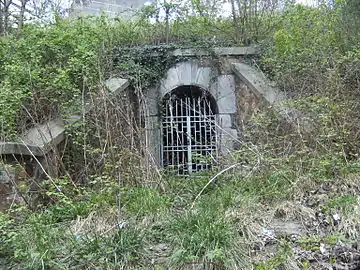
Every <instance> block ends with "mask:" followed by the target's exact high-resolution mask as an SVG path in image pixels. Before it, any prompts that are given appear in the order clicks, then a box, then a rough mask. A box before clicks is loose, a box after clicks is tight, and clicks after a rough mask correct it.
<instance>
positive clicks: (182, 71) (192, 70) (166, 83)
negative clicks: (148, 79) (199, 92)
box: [159, 60, 216, 98]
mask: <svg viewBox="0 0 360 270" xmlns="http://www.w3.org/2000/svg"><path fill="white" fill-rule="evenodd" d="M215 76H216V75H215V74H214V72H213V70H212V68H210V67H201V66H199V64H198V63H197V61H195V60H191V61H187V62H181V63H178V64H177V65H175V66H174V67H172V68H170V69H169V70H168V72H167V73H166V76H165V78H164V79H162V80H161V81H160V87H159V92H160V96H161V98H163V97H164V96H165V95H166V94H168V93H170V92H171V91H172V90H173V89H175V88H177V87H179V86H182V85H194V86H197V87H200V88H202V89H204V90H207V91H209V92H210V93H211V92H212V91H211V90H210V88H211V84H212V78H214V77H215ZM212 94H213V93H212Z"/></svg>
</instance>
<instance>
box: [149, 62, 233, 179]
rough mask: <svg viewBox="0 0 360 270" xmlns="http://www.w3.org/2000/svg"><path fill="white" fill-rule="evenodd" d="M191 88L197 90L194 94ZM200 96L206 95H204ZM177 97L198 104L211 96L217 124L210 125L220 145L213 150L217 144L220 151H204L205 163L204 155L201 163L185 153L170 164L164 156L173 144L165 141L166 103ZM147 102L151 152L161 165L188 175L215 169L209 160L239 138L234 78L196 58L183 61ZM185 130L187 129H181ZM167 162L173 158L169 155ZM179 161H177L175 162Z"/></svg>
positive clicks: (150, 91) (156, 88) (161, 82)
mask: <svg viewBox="0 0 360 270" xmlns="http://www.w3.org/2000/svg"><path fill="white" fill-rule="evenodd" d="M189 89H193V91H191V90H189ZM195 89H197V90H195ZM199 89H200V90H199ZM185 93H186V94H185ZM199 93H202V94H201V95H200V94H199ZM174 94H175V96H178V100H179V102H181V100H183V102H186V98H188V100H192V101H194V100H195V101H196V102H197V101H198V99H201V97H202V95H203V94H205V96H207V97H208V101H210V100H211V103H212V104H213V105H212V115H213V119H214V120H213V122H211V121H209V126H213V129H214V132H213V133H214V134H215V133H216V138H215V140H216V144H211V145H212V146H211V147H213V148H214V147H215V145H216V150H211V149H213V148H211V147H210V148H209V149H208V150H204V151H203V154H204V153H205V155H204V156H205V161H204V160H201V159H202V158H201V156H200V158H199V160H198V162H197V163H194V162H193V161H194V159H193V158H190V156H192V155H191V153H189V154H187V155H185V154H181V158H182V160H181V162H180V159H181V158H180V157H179V158H177V157H176V158H174V161H173V162H169V161H168V160H166V158H165V157H164V154H165V155H167V154H168V153H167V152H164V149H165V148H164V145H165V147H171V146H172V145H166V143H165V144H164V141H163V131H164V128H163V122H162V108H163V105H164V103H163V101H164V100H171V96H173V95H174ZM179 97H180V98H179ZM146 100H147V112H148V115H147V121H146V122H147V123H146V124H147V125H146V129H147V143H148V148H149V149H150V153H151V155H152V157H153V158H154V160H155V161H156V163H157V164H158V166H160V167H162V166H164V167H169V165H171V166H173V167H175V165H178V166H180V167H182V168H183V169H182V172H183V171H184V168H185V171H186V172H190V171H198V170H200V169H201V168H204V169H205V168H209V167H210V166H211V163H212V162H206V160H207V161H209V160H210V159H212V161H213V160H215V156H217V155H219V153H224V152H226V151H228V150H229V151H230V150H232V148H233V147H232V144H233V140H234V139H236V138H237V136H238V132H237V130H236V129H235V128H233V123H232V118H233V115H234V114H235V113H236V97H235V78H234V75H232V74H221V73H220V72H219V71H218V70H217V69H216V68H214V67H213V66H211V65H210V64H209V65H203V64H202V63H200V62H199V61H198V60H195V59H193V60H190V61H186V62H181V63H178V64H177V65H175V66H174V67H172V68H171V69H169V70H168V72H167V74H166V76H165V77H164V78H163V79H162V80H161V81H160V82H159V84H158V85H157V87H154V88H152V89H149V91H148V94H147V97H146ZM174 100H176V99H174ZM170 104H171V102H170ZM207 117H208V118H209V119H210V118H212V117H209V115H207ZM190 120H191V119H190ZM204 123H205V122H204ZM190 125H191V121H190ZM181 128H183V127H182V126H181ZM215 128H216V131H215ZM210 130H211V128H210ZM173 132H174V131H173ZM190 133H191V132H190ZM181 135H182V134H181ZM182 141H183V142H185V141H186V138H182ZM200 145H201V144H200ZM178 147H180V145H178ZM201 147H203V146H201ZM185 148H186V149H188V148H189V145H186V144H185V145H182V150H181V151H185V150H184V149H185ZM214 149H215V148H214ZM171 151H173V150H171ZM200 152H201V151H200V150H199V151H198V153H197V154H199V153H200ZM195 153H196V151H195ZM206 153H208V154H206ZM200 155H201V154H200ZM197 156H198V155H197ZM198 157H199V156H198ZM171 158H173V157H171ZM171 158H170V159H171ZM167 159H169V156H168V157H167ZM175 160H177V162H175ZM189 170H190V171H189ZM186 172H185V173H186ZM178 173H179V174H181V173H180V171H178Z"/></svg>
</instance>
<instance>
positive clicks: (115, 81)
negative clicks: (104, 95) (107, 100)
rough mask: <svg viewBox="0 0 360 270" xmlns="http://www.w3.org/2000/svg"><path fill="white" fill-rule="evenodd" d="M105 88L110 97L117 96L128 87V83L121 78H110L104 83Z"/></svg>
mask: <svg viewBox="0 0 360 270" xmlns="http://www.w3.org/2000/svg"><path fill="white" fill-rule="evenodd" d="M105 86H106V87H107V88H108V89H109V91H110V93H111V94H112V95H117V94H119V93H121V92H122V91H124V90H125V89H126V88H128V87H129V86H130V82H129V80H127V79H123V78H110V79H108V80H106V81H105Z"/></svg>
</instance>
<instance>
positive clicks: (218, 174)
mask: <svg viewBox="0 0 360 270" xmlns="http://www.w3.org/2000/svg"><path fill="white" fill-rule="evenodd" d="M237 166H241V164H240V163H236V164H233V165H231V166H230V167H227V168H225V169H223V170H222V171H221V172H219V173H217V174H216V175H215V176H214V177H213V178H211V179H210V180H209V182H207V184H206V185H205V186H204V187H203V188H202V190H201V191H200V192H199V194H198V195H196V197H195V199H194V201H193V203H192V204H191V207H190V210H191V209H193V208H194V205H195V202H196V200H197V199H199V197H200V196H201V194H202V193H203V192H204V190H205V189H206V188H207V187H208V186H209V185H210V184H211V183H212V182H214V180H215V179H216V178H217V177H219V176H220V175H222V174H223V173H225V172H227V171H229V170H231V169H233V168H235V167H237Z"/></svg>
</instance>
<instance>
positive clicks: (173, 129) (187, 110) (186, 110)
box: [162, 86, 217, 175]
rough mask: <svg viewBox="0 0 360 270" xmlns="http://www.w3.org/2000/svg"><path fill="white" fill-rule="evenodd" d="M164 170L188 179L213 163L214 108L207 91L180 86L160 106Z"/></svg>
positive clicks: (214, 103) (214, 151)
mask: <svg viewBox="0 0 360 270" xmlns="http://www.w3.org/2000/svg"><path fill="white" fill-rule="evenodd" d="M162 105H163V106H162V140H163V142H162V163H163V167H165V168H167V169H169V170H171V171H174V172H176V173H177V174H178V175H187V174H190V173H192V172H197V171H200V170H204V169H209V168H211V165H212V164H214V162H216V154H217V134H216V114H217V105H216V102H215V100H214V99H213V97H212V96H211V95H210V93H208V92H207V91H205V90H203V89H201V88H199V87H196V86H180V87H178V88H176V89H174V90H173V91H171V92H170V93H169V94H168V95H167V96H165V98H164V100H163V104H162Z"/></svg>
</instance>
